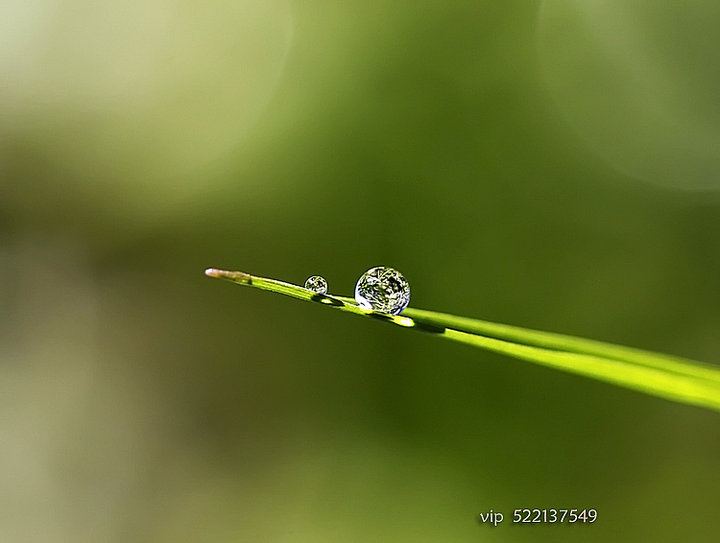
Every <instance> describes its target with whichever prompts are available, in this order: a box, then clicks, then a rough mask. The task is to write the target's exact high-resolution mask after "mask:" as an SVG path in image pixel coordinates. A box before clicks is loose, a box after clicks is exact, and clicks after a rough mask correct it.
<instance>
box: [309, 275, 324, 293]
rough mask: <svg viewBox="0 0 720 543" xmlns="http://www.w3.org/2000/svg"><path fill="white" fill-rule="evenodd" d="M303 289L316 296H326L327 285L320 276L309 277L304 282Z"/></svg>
mask: <svg viewBox="0 0 720 543" xmlns="http://www.w3.org/2000/svg"><path fill="white" fill-rule="evenodd" d="M305 288H306V289H308V290H312V291H313V292H317V293H318V294H327V289H328V284H327V281H326V280H325V278H324V277H323V276H322V275H311V276H310V277H308V278H307V280H306V281H305Z"/></svg>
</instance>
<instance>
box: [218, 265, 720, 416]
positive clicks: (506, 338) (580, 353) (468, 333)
mask: <svg viewBox="0 0 720 543" xmlns="http://www.w3.org/2000/svg"><path fill="white" fill-rule="evenodd" d="M205 274H206V275H208V276H209V277H216V278H219V279H225V280H228V281H232V282H233V283H237V284H241V285H246V286H251V287H254V288H259V289H261V290H267V291H270V292H276V293H278V294H284V295H285V296H290V297H293V298H298V299H300V300H306V301H311V302H316V303H320V304H323V305H327V306H330V307H334V308H335V309H339V310H341V311H345V312H348V313H355V314H357V315H363V316H366V317H370V318H375V319H378V320H383V321H386V322H389V323H392V324H396V325H398V326H402V327H405V328H413V329H416V330H419V331H423V332H428V333H431V334H435V335H438V336H443V337H445V338H446V339H449V340H451V341H457V342H460V343H466V344H469V345H473V346H475V347H480V348H482V349H485V350H488V351H492V352H496V353H501V354H505V355H507V356H511V357H513V358H517V359H520V360H526V361H529V362H535V363H536V364H541V365H544V366H547V367H551V368H555V369H559V370H564V371H568V372H571V373H576V374H579V375H584V376H586V377H592V378H595V379H599V380H601V381H605V382H608V383H612V384H615V385H619V386H623V387H626V388H630V389H633V390H637V391H640V392H644V393H646V394H652V395H654V396H658V397H662V398H666V399H669V400H673V401H677V402H683V403H687V404H692V405H697V406H701V407H705V408H708V409H713V410H716V411H720V368H719V367H717V366H713V365H710V364H704V363H700V362H695V361H693V360H688V359H685V358H679V357H674V356H669V355H665V354H660V353H654V352H650V351H644V350H641V349H635V348H631V347H624V346H620V345H613V344H611V343H604V342H601V341H595V340H590V339H584V338H579V337H574V336H568V335H563V334H555V333H551V332H541V331H538V330H530V329H527V328H521V327H518V326H511V325H507V324H499V323H494V322H488V321H483V320H479V319H471V318H467V317H458V316H456V315H450V314H446V313H438V312H434V311H425V310H422V309H412V308H407V309H406V310H405V311H403V313H402V315H388V314H385V313H378V312H376V311H372V310H368V309H364V308H362V307H358V306H357V304H356V303H355V300H354V299H352V298H346V297H341V296H331V295H327V294H318V293H316V292H313V291H312V290H308V289H305V288H303V287H300V286H298V285H293V284H291V283H285V282H283V281H278V280H276V279H269V278H266V277H257V276H253V275H250V274H248V273H244V272H237V271H225V270H218V269H214V268H209V269H207V270H206V271H205Z"/></svg>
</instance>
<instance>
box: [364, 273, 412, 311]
mask: <svg viewBox="0 0 720 543" xmlns="http://www.w3.org/2000/svg"><path fill="white" fill-rule="evenodd" d="M355 301H356V302H357V303H358V305H359V306H360V307H363V308H365V309H372V310H374V311H379V312H381V313H390V314H391V315H397V314H399V313H400V312H401V311H402V310H403V309H405V308H406V307H407V306H408V303H409V302H410V285H409V284H408V282H407V280H406V279H405V278H404V277H403V275H402V274H401V273H400V272H399V271H397V270H395V269H393V268H388V267H386V266H378V267H376V268H370V269H369V270H368V271H366V272H365V273H364V274H363V275H362V277H360V279H358V282H357V285H355Z"/></svg>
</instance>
